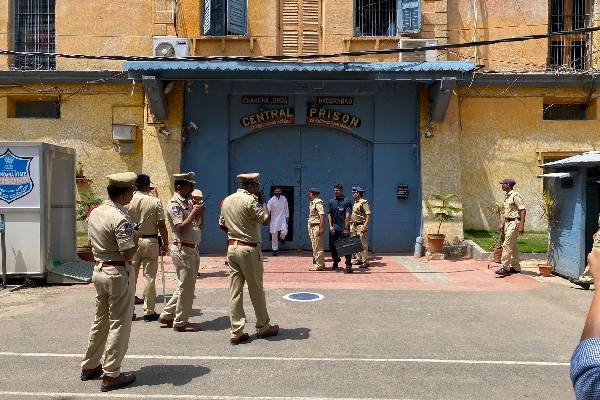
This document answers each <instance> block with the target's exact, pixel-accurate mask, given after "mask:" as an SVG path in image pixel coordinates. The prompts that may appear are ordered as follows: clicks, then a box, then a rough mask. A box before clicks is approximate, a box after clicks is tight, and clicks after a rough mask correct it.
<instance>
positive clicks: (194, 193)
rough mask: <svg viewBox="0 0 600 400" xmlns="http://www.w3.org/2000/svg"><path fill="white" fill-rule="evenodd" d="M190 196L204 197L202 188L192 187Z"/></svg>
mask: <svg viewBox="0 0 600 400" xmlns="http://www.w3.org/2000/svg"><path fill="white" fill-rule="evenodd" d="M192 197H200V198H202V197H204V194H203V193H202V190H200V189H194V190H193V191H192Z"/></svg>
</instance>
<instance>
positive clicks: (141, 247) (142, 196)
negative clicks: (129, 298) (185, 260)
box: [127, 174, 169, 322]
mask: <svg viewBox="0 0 600 400" xmlns="http://www.w3.org/2000/svg"><path fill="white" fill-rule="evenodd" d="M135 186H136V187H137V190H136V191H135V193H134V194H133V199H132V200H131V202H130V203H129V207H128V208H127V209H128V213H129V216H130V217H131V220H132V222H133V223H134V224H135V225H136V228H137V230H138V233H139V234H140V236H141V237H140V240H139V242H138V249H137V252H136V253H135V257H134V259H133V267H134V268H135V279H136V285H137V277H138V275H139V271H140V269H141V270H142V271H143V275H144V321H146V322H151V321H156V320H157V319H158V317H159V315H158V314H157V313H156V311H154V307H155V306H156V284H155V281H156V273H157V271H158V256H159V255H160V254H161V252H162V254H163V255H164V254H166V252H167V251H168V249H169V245H168V243H169V233H168V232H167V225H166V224H165V213H164V211H163V207H162V204H161V202H160V200H159V199H158V198H157V197H154V196H152V195H151V194H150V177H149V176H148V175H145V174H140V175H138V177H137V179H136V180H135ZM159 232H160V236H161V238H162V240H163V247H162V249H161V248H159V245H158V233H159ZM134 315H135V314H134Z"/></svg>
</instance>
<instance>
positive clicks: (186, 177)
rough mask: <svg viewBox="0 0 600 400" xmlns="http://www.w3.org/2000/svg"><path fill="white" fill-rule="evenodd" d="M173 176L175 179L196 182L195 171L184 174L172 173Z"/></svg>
mask: <svg viewBox="0 0 600 400" xmlns="http://www.w3.org/2000/svg"><path fill="white" fill-rule="evenodd" d="M173 178H175V180H176V181H188V182H190V183H196V173H195V172H188V173H185V174H173Z"/></svg>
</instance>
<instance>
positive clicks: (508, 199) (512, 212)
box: [503, 190, 525, 218]
mask: <svg viewBox="0 0 600 400" xmlns="http://www.w3.org/2000/svg"><path fill="white" fill-rule="evenodd" d="M503 204H504V218H518V217H519V210H524V209H525V204H523V198H522V197H521V195H520V194H519V193H517V192H515V191H514V190H511V191H510V192H508V193H506V195H505V196H504V203H503Z"/></svg>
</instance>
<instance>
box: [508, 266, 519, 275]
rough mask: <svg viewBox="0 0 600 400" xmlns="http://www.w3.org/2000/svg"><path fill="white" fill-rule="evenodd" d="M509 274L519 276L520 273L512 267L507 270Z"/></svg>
mask: <svg viewBox="0 0 600 400" xmlns="http://www.w3.org/2000/svg"><path fill="white" fill-rule="evenodd" d="M508 271H509V272H510V273H511V274H520V273H521V271H519V270H516V269H514V268H513V267H510V269H509V270H508Z"/></svg>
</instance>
